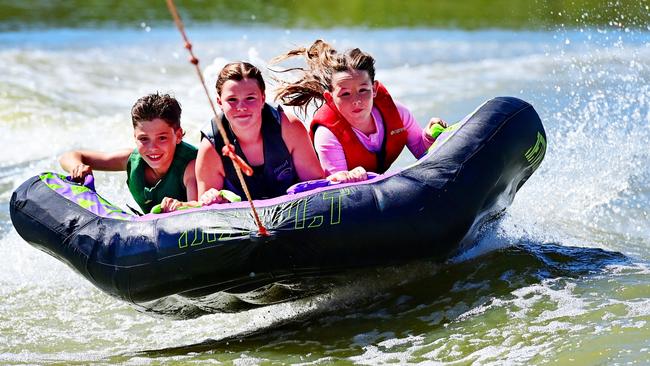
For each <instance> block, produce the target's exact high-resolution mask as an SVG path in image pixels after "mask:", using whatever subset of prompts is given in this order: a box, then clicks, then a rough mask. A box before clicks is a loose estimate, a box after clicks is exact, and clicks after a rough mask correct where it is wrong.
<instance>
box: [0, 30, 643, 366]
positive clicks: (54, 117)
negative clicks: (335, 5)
mask: <svg viewBox="0 0 650 366" xmlns="http://www.w3.org/2000/svg"><path fill="white" fill-rule="evenodd" d="M188 32H189V35H190V38H191V39H192V40H193V42H194V46H195V51H196V53H197V55H198V57H199V59H200V60H201V67H202V69H203V70H204V72H205V76H206V79H207V81H208V83H209V84H210V85H213V83H214V79H215V76H214V75H215V72H216V71H217V70H219V68H220V67H221V66H222V65H223V64H224V63H225V62H228V61H232V60H238V59H244V60H249V61H252V62H253V63H255V64H257V65H258V66H260V67H262V68H264V69H265V70H266V66H267V62H268V60H269V59H270V58H272V57H273V56H275V55H277V54H278V53H280V52H282V51H285V50H287V49H289V48H292V47H295V46H298V45H307V44H309V43H310V42H311V41H313V40H314V39H316V38H324V39H326V40H329V41H331V42H334V43H335V45H336V46H337V47H338V48H340V49H346V48H350V47H361V48H362V49H364V50H367V51H369V52H370V53H372V54H373V55H374V56H375V57H376V59H377V67H378V73H377V78H378V79H379V80H381V81H382V82H383V83H384V84H385V85H387V87H388V88H389V90H390V91H391V92H392V94H393V96H394V97H395V98H396V99H398V100H400V101H401V102H403V103H404V104H406V105H408V106H409V107H410V108H411V109H412V110H413V112H414V114H415V115H416V117H417V118H418V120H419V122H420V123H421V124H422V125H424V124H425V123H426V122H427V120H428V118H429V117H431V116H440V117H442V118H444V119H446V120H447V121H450V122H453V121H455V120H458V119H460V118H462V117H463V116H464V115H465V114H467V113H469V112H471V111H472V110H473V109H474V108H475V107H476V106H477V105H478V104H480V103H481V102H483V101H484V100H486V99H488V98H490V97H493V96H497V95H513V96H517V97H520V98H523V99H525V100H527V101H529V102H530V103H532V104H533V106H535V108H536V109H537V110H538V112H539V114H540V116H541V117H542V120H543V122H544V124H545V127H546V129H547V134H548V142H549V144H548V152H547V156H546V158H545V160H544V162H543V164H542V165H541V167H540V169H539V170H538V171H537V172H536V173H535V174H534V175H533V177H532V178H531V179H530V180H529V181H528V182H527V183H526V184H525V186H524V187H523V188H522V190H521V191H520V192H519V193H518V194H517V197H516V199H515V201H514V203H513V205H512V206H511V207H510V208H509V209H508V211H507V213H506V215H505V216H504V217H503V218H502V219H501V220H499V221H498V222H495V223H492V224H491V225H490V226H489V227H486V228H484V229H483V230H482V232H481V235H480V236H479V238H478V239H477V243H476V245H475V246H474V248H473V249H472V250H470V251H469V252H468V253H465V254H463V255H460V256H459V257H457V258H454V259H453V260H451V261H450V262H449V263H446V264H443V265H438V264H432V263H427V262H422V263H414V264H410V265H407V266H403V267H398V268H392V267H391V268H383V269H368V270H364V271H361V272H360V273H355V274H354V275H351V276H349V277H348V278H347V279H344V280H343V281H342V282H341V283H340V284H339V285H338V286H336V287H335V288H333V289H332V290H331V291H329V292H327V293H324V294H320V295H315V296H312V297H309V298H306V299H301V300H298V301H293V302H289V303H282V304H278V305H273V306H268V307H263V308H259V309H255V310H250V311H246V312H243V313H237V314H210V315H205V316H202V317H199V318H195V319H190V320H173V319H169V318H159V317H152V316H150V315H147V314H142V313H140V312H138V311H136V310H134V309H133V308H132V307H130V306H129V305H128V304H125V303H123V302H121V301H119V300H116V299H114V298H111V297H109V296H108V295H106V294H104V293H102V292H100V291H99V290H98V289H96V288H94V287H93V286H92V285H90V284H89V283H88V282H87V281H86V280H84V279H83V278H82V277H81V276H79V275H77V274H76V273H75V272H73V271H72V270H71V269H69V268H68V267H67V266H65V265H64V264H62V263H60V262H58V261H56V260H55V259H53V258H51V257H50V256H48V255H46V254H45V253H42V252H39V251H38V250H36V249H34V248H32V247H31V246H29V245H28V244H27V243H25V242H24V241H23V240H22V239H21V238H20V237H19V236H18V234H17V233H16V232H15V230H14V229H13V227H12V225H11V220H10V218H9V213H8V202H9V199H10V197H11V193H12V191H13V190H14V189H15V188H16V187H17V186H18V185H19V184H20V183H21V182H23V181H24V180H25V179H27V178H28V177H30V176H32V175H34V174H36V173H38V172H41V171H46V170H59V169H60V168H59V166H58V163H57V156H58V155H59V154H61V153H62V152H64V151H66V150H68V149H71V148H82V147H83V148H93V149H99V150H111V149H115V148H122V147H130V146H132V144H133V142H132V128H131V124H130V118H129V111H130V107H131V105H132V104H133V102H134V101H135V100H136V99H137V98H138V97H139V96H141V95H144V94H146V93H150V92H154V91H157V90H158V91H163V92H172V93H173V94H174V95H175V96H176V97H177V98H178V99H179V100H180V101H181V103H182V106H183V125H184V127H185V129H186V131H187V135H186V140H188V141H190V142H192V143H197V142H198V140H199V129H200V128H201V127H202V126H203V125H204V124H205V122H206V121H207V119H208V118H209V116H210V109H209V105H208V103H207V99H206V96H205V95H204V94H203V90H202V88H201V86H200V85H199V83H198V81H197V80H198V79H197V77H196V75H195V73H194V71H193V69H192V67H191V65H190V64H189V63H187V62H186V58H187V55H186V54H185V50H184V49H183V48H182V44H181V41H180V36H179V35H178V33H177V32H176V31H175V30H174V29H172V28H171V27H169V28H166V29H156V28H153V29H151V28H149V27H147V26H146V25H144V26H143V27H142V28H141V29H136V30H84V29H80V30H51V31H22V32H15V33H0V74H1V75H2V78H0V146H2V147H3V148H2V152H3V153H2V155H1V156H0V243H1V245H0V298H1V300H0V363H8V364H23V363H24V364H48V363H59V362H60V363H70V362H72V361H80V362H81V363H106V364H109V363H120V364H150V363H152V364H158V363H163V362H164V363H165V364H174V363H178V364H186V363H193V362H212V363H220V362H233V363H235V364H238V365H248V364H258V363H263V362H270V363H278V364H280V363H282V364H284V363H291V364H329V363H332V362H340V363H344V364H349V363H355V364H368V365H374V364H381V363H398V364H408V363H421V362H423V363H425V364H436V363H442V364H481V365H501V364H569V363H575V364H645V363H648V362H650V356H649V355H650V324H649V321H650V266H649V265H648V263H649V260H650V225H648V224H649V223H650V220H649V211H650V188H648V187H650V164H649V162H650V156H649V154H650V150H649V149H648V146H649V145H650V87H649V85H650V83H649V81H650V68H649V66H648V65H650V44H649V41H650V34H649V33H648V31H647V30H646V31H644V30H638V29H597V28H589V29H574V30H564V29H559V30H555V31H550V32H510V31H496V30H494V31H493V30H484V31H473V32H464V31H443V30H418V29H393V30H372V31H370V30H350V29H334V30H308V31H300V30H291V31H288V30H284V29H277V28H265V27H253V28H249V27H241V28H238V27H233V26H229V27H225V26H220V25H214V26H205V27H200V28H193V27H190V28H189V29H188ZM265 73H266V74H267V75H268V71H265ZM272 90H273V88H272V86H271V87H270V88H269V94H268V98H269V99H272V97H273V95H272ZM412 161H413V158H412V157H411V156H409V155H408V154H403V155H402V156H401V157H400V160H399V161H398V166H404V165H406V164H409V163H410V162H412ZM98 180H99V182H98V184H99V187H100V192H101V193H102V194H103V195H104V196H105V197H107V198H108V199H109V200H111V201H112V202H114V203H117V204H120V205H124V204H126V203H129V204H131V203H132V202H131V201H130V198H129V195H128V191H127V189H126V187H125V184H124V181H125V175H124V174H123V173H122V174H117V173H110V174H108V173H99V174H98ZM440 214H441V215H444V212H441V213H440ZM238 336H239V337H238Z"/></svg>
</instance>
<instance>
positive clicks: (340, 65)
mask: <svg viewBox="0 0 650 366" xmlns="http://www.w3.org/2000/svg"><path fill="white" fill-rule="evenodd" d="M295 56H304V58H305V61H306V63H307V68H299V67H298V68H289V69H286V70H281V71H277V72H288V71H301V72H302V75H301V77H300V78H299V79H298V80H296V81H293V82H287V81H283V80H278V82H279V83H280V84H281V86H280V87H279V88H278V90H277V95H276V97H275V99H276V100H277V99H280V100H281V101H282V103H284V104H286V105H289V106H300V107H303V108H304V110H306V108H307V106H308V105H309V103H310V102H312V101H314V102H316V101H320V102H321V103H322V102H323V101H324V100H325V98H324V97H323V93H324V92H325V91H332V76H333V75H334V74H336V73H337V72H341V71H353V70H358V71H366V72H368V76H369V77H370V81H375V59H374V58H373V57H372V56H371V55H370V54H368V53H366V52H363V51H361V50H360V49H358V48H353V49H351V50H347V51H346V52H345V53H338V52H337V51H336V50H335V49H334V48H332V46H330V45H329V44H328V43H327V42H325V41H323V40H320V39H319V40H316V41H315V42H314V43H313V44H312V45H311V46H309V48H304V47H302V48H297V49H294V50H291V51H289V52H287V53H285V54H283V55H280V56H278V57H275V58H274V59H272V60H271V64H277V63H280V62H282V61H284V60H286V59H289V58H291V57H295Z"/></svg>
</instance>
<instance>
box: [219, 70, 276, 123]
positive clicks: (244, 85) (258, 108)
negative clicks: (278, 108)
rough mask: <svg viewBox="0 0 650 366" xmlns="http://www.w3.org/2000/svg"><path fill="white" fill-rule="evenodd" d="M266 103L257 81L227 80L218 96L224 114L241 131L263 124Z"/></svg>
mask: <svg viewBox="0 0 650 366" xmlns="http://www.w3.org/2000/svg"><path fill="white" fill-rule="evenodd" d="M264 101H265V96H264V93H262V90H261V89H260V87H259V85H258V84H257V80H255V79H243V80H227V81H226V82H225V83H223V86H222V89H221V95H218V96H217V104H218V105H219V107H221V110H222V111H223V114H225V116H226V118H227V119H228V121H229V122H230V123H231V124H232V125H234V126H236V127H238V128H240V129H241V128H246V127H250V126H255V125H256V124H257V123H261V121H262V108H263V107H264Z"/></svg>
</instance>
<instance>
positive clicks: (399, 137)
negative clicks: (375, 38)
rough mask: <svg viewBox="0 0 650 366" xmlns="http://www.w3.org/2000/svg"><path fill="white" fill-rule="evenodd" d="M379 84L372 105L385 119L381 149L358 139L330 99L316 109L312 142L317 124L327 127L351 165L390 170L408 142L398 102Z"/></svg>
mask: <svg viewBox="0 0 650 366" xmlns="http://www.w3.org/2000/svg"><path fill="white" fill-rule="evenodd" d="M377 84H378V85H377V96H376V97H375V98H374V99H373V105H374V106H375V107H377V109H379V112H380V113H381V118H382V120H383V123H384V138H383V142H382V146H381V150H380V151H379V152H377V153H373V152H372V151H369V150H368V149H367V148H366V147H365V146H364V145H363V143H361V141H359V138H358V137H357V135H356V134H355V133H354V131H353V130H352V126H351V125H350V123H349V122H348V121H346V120H345V118H344V117H343V116H342V115H341V113H340V112H339V111H338V109H336V106H335V105H334V103H333V101H332V100H331V99H328V100H327V101H326V102H325V104H323V106H322V107H320V108H319V109H318V111H316V114H315V115H314V118H313V119H312V121H311V125H310V129H309V134H310V136H311V140H312V142H313V141H314V133H315V132H316V128H318V126H324V127H327V128H328V129H329V130H330V131H332V133H333V134H334V136H336V138H337V139H338V140H339V142H340V143H341V145H342V146H343V153H344V154H345V160H346V162H347V164H348V169H353V168H355V167H358V166H362V167H364V168H365V169H366V171H369V172H376V173H383V172H385V171H386V170H388V168H389V167H390V165H391V164H392V163H393V162H394V161H395V159H397V157H398V156H399V154H400V153H401V152H402V149H404V146H405V145H406V129H405V128H404V123H403V122H402V119H401V117H400V115H399V112H398V111H397V107H396V106H395V102H393V98H391V96H390V94H388V90H386V88H385V87H384V86H383V85H382V84H381V83H379V82H378V83H377Z"/></svg>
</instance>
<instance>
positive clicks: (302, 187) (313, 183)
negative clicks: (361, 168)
mask: <svg viewBox="0 0 650 366" xmlns="http://www.w3.org/2000/svg"><path fill="white" fill-rule="evenodd" d="M378 176H379V174H377V173H373V172H368V180H371V179H374V178H377V177H378ZM337 184H341V183H340V182H332V181H330V180H327V179H325V178H323V179H314V180H308V181H305V182H300V183H296V184H294V185H292V186H291V187H289V188H287V194H296V193H300V192H307V191H311V190H312V189H316V188H322V187H328V186H333V185H337Z"/></svg>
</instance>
